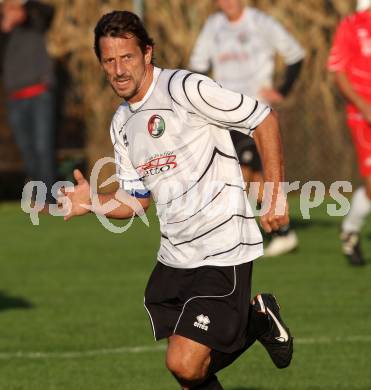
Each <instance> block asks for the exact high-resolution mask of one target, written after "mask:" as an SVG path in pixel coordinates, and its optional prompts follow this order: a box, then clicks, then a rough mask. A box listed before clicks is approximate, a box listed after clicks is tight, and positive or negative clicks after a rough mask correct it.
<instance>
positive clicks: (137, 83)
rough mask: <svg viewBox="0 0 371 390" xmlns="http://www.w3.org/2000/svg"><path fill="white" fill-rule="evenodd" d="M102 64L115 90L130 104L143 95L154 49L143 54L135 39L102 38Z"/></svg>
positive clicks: (100, 43)
mask: <svg viewBox="0 0 371 390" xmlns="http://www.w3.org/2000/svg"><path fill="white" fill-rule="evenodd" d="M99 45H100V50H101V64H102V67H103V69H104V72H105V73H106V76H107V79H108V81H109V82H110V84H111V86H112V88H113V90H114V91H115V92H116V94H117V95H118V96H120V97H121V98H123V99H125V100H126V101H128V102H130V103H134V102H135V101H138V100H140V99H138V96H141V95H143V96H144V93H145V91H144V93H143V88H144V84H145V81H146V76H147V73H148V72H147V71H148V67H149V65H150V64H151V58H152V48H151V47H150V46H148V47H147V51H146V53H145V54H143V53H142V51H141V49H140V47H139V45H138V42H137V40H136V38H135V37H130V38H118V37H102V38H100V41H99Z"/></svg>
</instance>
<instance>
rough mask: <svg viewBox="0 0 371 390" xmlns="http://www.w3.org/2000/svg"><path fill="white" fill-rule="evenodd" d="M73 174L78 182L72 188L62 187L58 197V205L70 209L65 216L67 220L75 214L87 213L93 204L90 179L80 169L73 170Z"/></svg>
mask: <svg viewBox="0 0 371 390" xmlns="http://www.w3.org/2000/svg"><path fill="white" fill-rule="evenodd" d="M73 176H74V178H75V180H76V183H77V184H76V185H75V186H74V187H72V188H65V187H63V188H61V189H60V190H59V193H58V198H57V201H58V205H60V206H64V207H66V209H68V211H69V212H68V214H66V215H65V216H64V220H65V221H67V220H69V219H71V218H72V217H75V216H79V215H84V214H87V213H88V212H89V206H90V205H91V200H90V185H89V183H88V181H87V180H86V179H85V177H84V176H83V174H82V173H81V172H80V171H79V170H78V169H75V170H74V171H73Z"/></svg>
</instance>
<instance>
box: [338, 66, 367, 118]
mask: <svg viewBox="0 0 371 390" xmlns="http://www.w3.org/2000/svg"><path fill="white" fill-rule="evenodd" d="M335 82H336V85H337V86H338V88H339V90H340V92H341V93H342V95H343V96H344V97H345V98H346V99H347V100H348V101H349V102H351V103H353V104H354V105H355V106H356V107H357V108H358V110H359V111H360V112H361V113H362V115H363V117H364V119H365V120H366V121H367V122H369V123H371V105H370V104H369V103H368V102H367V101H366V100H364V99H363V98H362V96H360V95H359V94H358V93H357V92H356V91H355V90H354V88H353V86H352V84H351V82H350V81H349V78H348V76H347V74H346V73H345V72H342V71H338V72H335Z"/></svg>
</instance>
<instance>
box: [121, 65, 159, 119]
mask: <svg viewBox="0 0 371 390" xmlns="http://www.w3.org/2000/svg"><path fill="white" fill-rule="evenodd" d="M160 73H161V69H160V68H157V67H156V66H154V67H153V80H152V83H151V85H150V87H149V88H148V91H147V93H146V94H145V95H144V97H143V99H142V100H140V101H139V102H136V103H132V104H129V103H128V106H129V109H130V111H132V112H133V111H138V110H139V109H140V108H141V107H142V106H143V104H144V103H145V102H146V101H147V100H148V99H149V97H150V96H151V94H152V92H153V90H154V88H155V86H156V83H157V80H158V78H159V76H160Z"/></svg>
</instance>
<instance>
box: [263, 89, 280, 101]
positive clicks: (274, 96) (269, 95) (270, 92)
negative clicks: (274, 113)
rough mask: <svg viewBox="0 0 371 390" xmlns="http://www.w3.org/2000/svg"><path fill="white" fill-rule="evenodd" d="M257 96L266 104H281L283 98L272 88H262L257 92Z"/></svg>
mask: <svg viewBox="0 0 371 390" xmlns="http://www.w3.org/2000/svg"><path fill="white" fill-rule="evenodd" d="M259 96H260V98H261V99H263V100H264V101H265V102H267V103H268V104H279V103H282V101H283V99H284V97H283V95H281V94H280V93H279V92H278V91H277V90H275V89H274V88H262V89H261V90H260V92H259Z"/></svg>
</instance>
